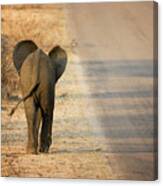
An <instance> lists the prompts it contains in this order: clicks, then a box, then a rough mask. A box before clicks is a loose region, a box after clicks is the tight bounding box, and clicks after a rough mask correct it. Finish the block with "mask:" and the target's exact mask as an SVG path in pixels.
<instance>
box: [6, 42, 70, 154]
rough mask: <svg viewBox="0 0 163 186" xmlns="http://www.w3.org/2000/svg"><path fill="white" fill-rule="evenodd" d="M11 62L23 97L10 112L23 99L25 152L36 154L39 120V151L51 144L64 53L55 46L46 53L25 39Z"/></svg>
mask: <svg viewBox="0 0 163 186" xmlns="http://www.w3.org/2000/svg"><path fill="white" fill-rule="evenodd" d="M13 61H14V65H15V67H16V69H17V71H18V73H19V76H20V84H21V90H22V95H23V98H22V99H21V100H20V101H19V102H18V104H17V105H16V107H15V108H14V109H13V110H12V111H11V113H10V115H12V114H13V113H14V111H15V110H16V108H17V106H18V105H19V103H20V102H22V101H24V107H25V114H26V119H27V123H28V145H27V151H28V153H34V154H37V153H38V133H39V127H40V123H41V121H42V127H41V136H40V148H39V151H40V152H44V153H47V152H48V150H49V147H50V145H51V143H52V122H53V109H54V104H55V84H56V83H57V81H58V79H59V78H60V76H61V75H62V74H63V72H64V70H65V67H66V63H67V54H66V52H65V51H64V50H63V49H62V48H60V47H59V46H56V47H54V48H53V49H52V50H51V51H50V52H49V54H48V55H47V54H45V53H44V52H43V51H42V50H41V49H39V48H38V47H37V46H36V45H35V43H34V42H33V41H30V40H25V41H21V42H19V43H18V44H17V45H16V47H15V50H14V54H13Z"/></svg>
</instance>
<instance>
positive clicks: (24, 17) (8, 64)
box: [1, 5, 67, 98]
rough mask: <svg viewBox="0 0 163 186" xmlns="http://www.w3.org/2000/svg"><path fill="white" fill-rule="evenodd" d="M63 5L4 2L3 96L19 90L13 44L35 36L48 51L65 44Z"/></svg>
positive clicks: (5, 96) (41, 46) (35, 40)
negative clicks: (9, 4) (13, 57)
mask: <svg viewBox="0 0 163 186" xmlns="http://www.w3.org/2000/svg"><path fill="white" fill-rule="evenodd" d="M63 8H64V7H63V6H62V5H14V6H12V5H11V6H7V5H6V6H5V5H3V6H2V34H1V36H2V67H1V69H2V97H3V98H9V97H11V96H13V95H12V94H13V92H14V93H15V91H16V90H18V88H19V86H18V84H19V81H18V76H17V73H16V71H15V68H14V66H13V62H12V53H13V49H14V46H15V45H16V43H17V42H18V41H20V40H25V39H32V40H33V41H34V42H35V43H36V44H37V45H38V46H39V47H40V48H42V49H43V50H44V51H45V52H48V51H49V50H50V49H51V48H53V47H54V46H55V45H57V44H59V45H61V46H63V47H64V46H65V45H66V42H67V41H66V39H67V38H66V34H65V32H66V31H65V30H66V29H65V17H64V16H65V15H64V13H63Z"/></svg>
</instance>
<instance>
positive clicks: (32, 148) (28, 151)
mask: <svg viewBox="0 0 163 186" xmlns="http://www.w3.org/2000/svg"><path fill="white" fill-rule="evenodd" d="M27 153H28V154H38V151H37V148H34V147H31V146H27Z"/></svg>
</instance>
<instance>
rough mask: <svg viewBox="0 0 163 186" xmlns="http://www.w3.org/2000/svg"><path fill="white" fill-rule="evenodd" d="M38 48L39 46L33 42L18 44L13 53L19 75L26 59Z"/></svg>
mask: <svg viewBox="0 0 163 186" xmlns="http://www.w3.org/2000/svg"><path fill="white" fill-rule="evenodd" d="M37 48H38V47H37V45H36V44H35V43H34V42H33V41H31V40H23V41H20V42H18V43H17V44H16V46H15V48H14V52H13V61H14V65H15V68H16V70H17V72H18V73H19V72H20V69H21V66H22V64H23V62H24V60H25V58H26V57H27V56H28V55H29V54H30V53H32V52H34V51H35V50H36V49H37Z"/></svg>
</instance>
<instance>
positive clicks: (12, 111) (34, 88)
mask: <svg viewBox="0 0 163 186" xmlns="http://www.w3.org/2000/svg"><path fill="white" fill-rule="evenodd" d="M39 84H40V83H39V82H38V83H36V84H35V85H34V86H32V87H31V88H30V91H29V92H28V93H27V94H26V95H25V96H24V97H23V98H22V99H21V100H19V101H18V103H17V104H16V105H15V107H14V108H12V110H11V111H10V113H9V116H12V115H13V114H14V112H15V111H16V109H17V108H18V106H19V104H20V103H21V102H22V101H25V100H26V99H27V98H28V97H30V96H31V95H32V94H33V92H34V91H35V90H36V89H37V87H38V85H39Z"/></svg>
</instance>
